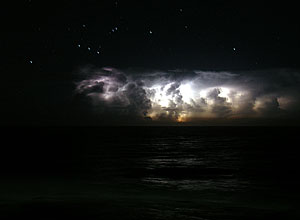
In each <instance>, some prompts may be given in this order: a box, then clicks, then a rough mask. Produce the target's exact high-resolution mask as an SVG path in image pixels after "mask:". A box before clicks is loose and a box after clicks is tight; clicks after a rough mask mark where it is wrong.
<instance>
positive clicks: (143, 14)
mask: <svg viewBox="0 0 300 220" xmlns="http://www.w3.org/2000/svg"><path fill="white" fill-rule="evenodd" d="M1 8H2V11H1V23H2V27H1V29H2V31H1V32H2V33H1V35H2V36H1V45H0V46H1V53H2V60H1V63H2V64H1V74H2V78H3V81H4V82H6V83H4V85H3V86H2V89H3V92H2V95H1V97H2V103H4V105H3V106H5V107H3V108H2V111H4V114H3V115H7V116H9V117H8V118H11V120H13V121H18V120H21V121H22V120H24V121H26V122H28V121H31V118H41V117H42V116H40V115H44V116H45V115H47V116H48V115H56V113H55V114H53V112H52V110H53V109H55V110H53V111H55V112H60V110H58V109H59V108H57V109H56V107H55V106H61V105H68V104H66V100H69V101H70V99H71V98H70V92H69V91H71V90H72V89H73V87H74V85H73V84H72V80H74V79H76V77H77V76H78V75H76V74H74V73H76V72H78V69H80V68H82V67H84V66H88V65H93V66H95V67H98V68H101V67H107V66H111V67H114V68H118V69H128V68H142V69H160V70H169V69H189V70H191V69H193V70H195V69H201V70H209V71H221V70H222V71H225V70H230V71H240V70H247V71H254V70H262V69H282V68H284V69H298V68H299V65H300V64H299V47H300V45H299V38H300V36H299V35H300V28H299V20H300V19H299V17H300V15H299V11H298V7H297V6H296V4H291V3H289V4H288V3H285V2H282V1H281V2H278V3H277V2H272V3H271V4H270V3H263V2H259V3H253V2H251V3H245V2H244V1H243V2H240V3H233V2H229V1H122V0H120V1H91V0H85V1H58V2H54V1H36V0H27V1H18V2H13V3H7V4H4V5H2V7H1ZM270 77H271V76H270ZM62 85H63V86H62ZM39 93H40V94H39ZM56 97H60V99H58V98H56ZM62 97H63V98H62ZM16 100H18V101H16ZM70 102H71V101H70ZM51 108H52V110H51ZM37 109H39V110H37ZM49 109H50V110H49ZM41 112H44V113H41ZM50 112H51V113H50ZM57 114H60V113H57ZM15 115H17V116H16V117H15ZM37 115H39V116H37ZM27 116H30V117H27ZM60 117H62V116H60ZM4 118H6V117H5V116H4ZM15 118H17V119H15ZM25 118H26V120H25ZM50 118H51V117H50ZM49 120H50V121H51V120H52V119H49Z"/></svg>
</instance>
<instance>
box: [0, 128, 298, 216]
mask: <svg viewBox="0 0 300 220" xmlns="http://www.w3.org/2000/svg"><path fill="white" fill-rule="evenodd" d="M298 136H299V135H298V128H286V127H275V128H274V127H273V128H272V127H259V128H257V127H119V128H116V127H112V128H18V129H16V128H14V129H13V128H11V129H5V130H4V129H2V133H1V138H2V145H1V164H0V165H1V170H0V171H1V183H0V219H20V218H22V219H23V218H25V217H29V218H30V219H68V218H70V219H297V218H299V217H300V214H299V211H298V207H299V195H300V193H299V192H300V190H299V186H300V184H299V183H300V181H299V177H300V175H299V168H298V167H299V164H300V162H299V152H300V151H299V150H298V148H299V146H298Z"/></svg>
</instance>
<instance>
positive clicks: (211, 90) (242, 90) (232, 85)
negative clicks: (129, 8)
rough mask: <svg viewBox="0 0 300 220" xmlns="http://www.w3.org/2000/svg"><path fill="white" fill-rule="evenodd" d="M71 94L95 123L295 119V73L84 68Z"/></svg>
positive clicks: (297, 75) (298, 76)
mask: <svg viewBox="0 0 300 220" xmlns="http://www.w3.org/2000/svg"><path fill="white" fill-rule="evenodd" d="M80 76H82V77H83V79H82V80H78V81H77V82H76V89H75V94H76V95H77V96H80V97H81V100H84V103H85V105H86V106H83V107H86V108H91V109H92V111H93V114H94V115H96V116H97V117H99V118H106V119H109V118H110V119H111V120H114V121H118V120H120V121H122V120H124V119H128V120H135V121H147V122H149V121H152V122H193V121H197V120H201V119H204V120H209V119H212V120H215V119H226V120H230V119H237V118H241V119H242V118H254V119H255V118H257V119H259V118H293V117H299V116H298V110H299V106H300V103H299V98H300V97H299V94H300V93H299V92H300V87H299V85H300V73H299V71H297V70H291V69H275V70H259V71H199V70H169V71H149V70H123V71H122V70H118V69H114V68H102V69H97V68H84V69H82V70H81V71H80Z"/></svg>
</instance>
